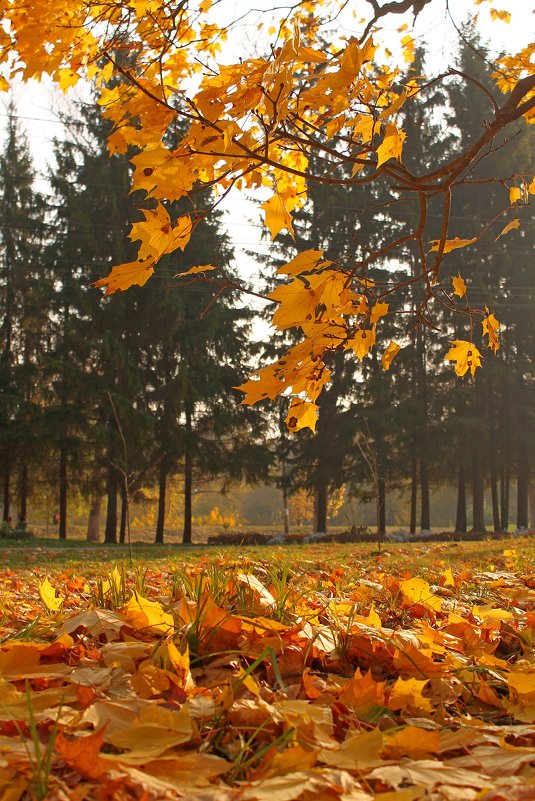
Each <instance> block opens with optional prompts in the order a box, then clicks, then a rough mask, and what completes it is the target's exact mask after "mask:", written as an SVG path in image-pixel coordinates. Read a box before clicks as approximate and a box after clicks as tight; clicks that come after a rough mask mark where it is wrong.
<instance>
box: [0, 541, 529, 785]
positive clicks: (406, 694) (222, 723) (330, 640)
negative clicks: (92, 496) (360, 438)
mask: <svg viewBox="0 0 535 801" xmlns="http://www.w3.org/2000/svg"><path fill="white" fill-rule="evenodd" d="M0 554H1V556H2V564H3V568H2V570H1V572H0V615H1V618H0V619H1V627H0V643H1V645H0V801H18V800H19V799H23V801H25V799H30V798H37V799H45V798H46V799H56V800H57V801H66V800H67V799H74V800H75V801H84V799H88V801H93V799H94V800H95V801H107V800H108V799H110V801H111V799H121V801H122V800H123V799H136V800H137V801H142V800H143V801H153V800H154V801H156V799H179V798H185V799H188V801H231V799H232V800H233V801H293V799H296V800H297V799H301V801H312V800H313V799H321V800H322V801H323V799H325V801H330V800H331V799H332V801H337V800H338V799H341V801H365V800H366V799H373V798H378V799H381V800H382V801H417V799H420V798H421V799H429V800H430V801H441V800H442V799H444V800H445V801H472V800H473V801H476V799H477V801H480V799H481V800H484V801H501V800H502V799H503V800H504V801H505V800H507V801H515V799H517V801H529V799H534V798H535V748H534V746H535V652H534V644H533V643H534V637H533V635H534V628H535V570H534V564H535V563H534V558H533V557H534V555H535V540H533V539H526V538H524V539H518V540H516V541H515V540H511V539H507V540H503V541H489V542H486V541H483V542H473V543H464V544H454V543H447V544H444V543H440V544H439V543H433V544H425V545H424V544H410V545H405V544H403V545H395V544H389V545H388V546H387V548H386V549H385V550H384V552H383V553H382V554H378V553H377V552H376V550H375V546H373V545H370V544H363V545H354V544H352V545H350V544H345V545H338V544H328V545H326V544H315V545H301V546H282V547H277V548H276V547H257V548H232V547H227V548H207V547H204V548H203V547H193V548H189V549H188V548H179V547H176V546H163V547H158V548H156V547H155V546H147V545H137V546H135V547H134V548H133V551H132V556H133V558H132V560H131V559H130V555H129V551H128V549H127V548H119V547H113V548H106V547H102V546H92V547H83V546H81V544H77V543H73V544H67V545H66V546H65V547H63V548H61V549H58V548H56V547H54V548H52V547H50V546H49V545H48V544H47V543H42V542H41V543H40V544H39V545H35V544H32V545H26V546H25V547H19V548H8V549H4V550H3V551H2V550H0Z"/></svg>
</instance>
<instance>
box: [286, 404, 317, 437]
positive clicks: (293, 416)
mask: <svg viewBox="0 0 535 801" xmlns="http://www.w3.org/2000/svg"><path fill="white" fill-rule="evenodd" d="M317 421H318V407H317V406H316V404H315V403H310V402H309V401H304V400H301V399H300V398H294V399H293V400H292V402H291V404H290V408H289V410H288V415H287V417H286V420H285V423H286V425H287V426H288V428H289V430H290V431H293V432H296V431H300V429H302V428H310V430H311V431H315V430H316V423H317Z"/></svg>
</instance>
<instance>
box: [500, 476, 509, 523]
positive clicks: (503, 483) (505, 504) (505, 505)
mask: <svg viewBox="0 0 535 801" xmlns="http://www.w3.org/2000/svg"><path fill="white" fill-rule="evenodd" d="M510 487H511V474H510V471H509V465H508V464H504V466H503V469H502V475H501V477H500V530H501V531H507V530H508V528H509V495H510Z"/></svg>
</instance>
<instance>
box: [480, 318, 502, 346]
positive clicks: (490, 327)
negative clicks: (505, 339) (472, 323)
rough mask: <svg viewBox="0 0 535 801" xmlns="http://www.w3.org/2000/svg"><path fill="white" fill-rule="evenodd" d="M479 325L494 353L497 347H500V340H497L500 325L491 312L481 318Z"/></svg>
mask: <svg viewBox="0 0 535 801" xmlns="http://www.w3.org/2000/svg"><path fill="white" fill-rule="evenodd" d="M481 325H482V326H483V336H488V338H489V341H488V343H487V344H488V347H489V348H490V349H491V350H492V352H493V353H496V351H497V350H498V348H499V347H500V342H499V340H498V334H499V333H500V328H501V325H500V323H499V321H498V320H497V319H496V317H495V316H494V315H493V314H488V310H487V315H486V317H484V318H483V320H482V321H481Z"/></svg>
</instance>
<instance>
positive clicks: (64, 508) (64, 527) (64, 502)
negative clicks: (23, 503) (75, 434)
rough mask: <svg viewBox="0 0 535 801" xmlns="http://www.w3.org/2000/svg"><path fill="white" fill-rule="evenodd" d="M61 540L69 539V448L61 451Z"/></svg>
mask: <svg viewBox="0 0 535 801" xmlns="http://www.w3.org/2000/svg"><path fill="white" fill-rule="evenodd" d="M59 538H60V540H65V539H67V447H66V446H65V445H64V444H62V445H61V447H60V451H59Z"/></svg>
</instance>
